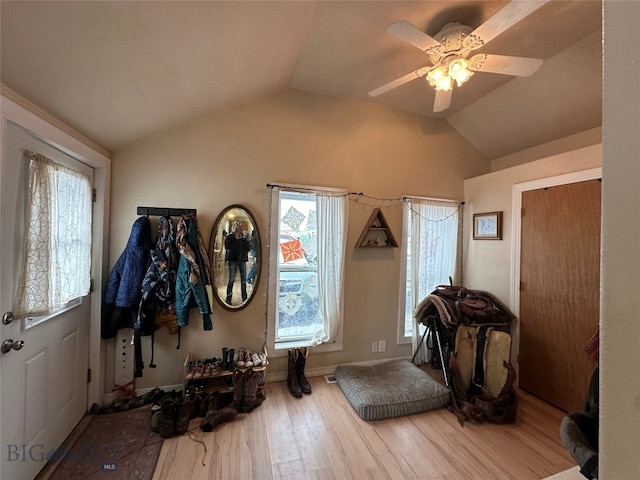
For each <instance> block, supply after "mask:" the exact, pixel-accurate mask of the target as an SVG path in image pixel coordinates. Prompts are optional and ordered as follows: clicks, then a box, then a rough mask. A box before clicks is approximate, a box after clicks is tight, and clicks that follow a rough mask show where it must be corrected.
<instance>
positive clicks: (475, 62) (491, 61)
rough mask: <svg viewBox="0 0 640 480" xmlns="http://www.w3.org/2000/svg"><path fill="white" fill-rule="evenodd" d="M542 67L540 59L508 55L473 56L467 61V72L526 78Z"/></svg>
mask: <svg viewBox="0 0 640 480" xmlns="http://www.w3.org/2000/svg"><path fill="white" fill-rule="evenodd" d="M541 65H542V59H540V58H525V57H511V56H509V55H489V54H479V55H474V56H473V57H471V58H470V59H469V70H475V71H477V72H489V73H500V74H503V75H514V76H516V77H528V76H530V75H532V74H534V73H535V72H536V71H538V69H539V68H540V66H541Z"/></svg>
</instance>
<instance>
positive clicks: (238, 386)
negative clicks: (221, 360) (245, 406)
mask: <svg viewBox="0 0 640 480" xmlns="http://www.w3.org/2000/svg"><path fill="white" fill-rule="evenodd" d="M243 400H244V372H243V371H242V370H234V371H233V408H235V409H236V410H237V411H238V412H239V411H240V410H241V409H242V402H243Z"/></svg>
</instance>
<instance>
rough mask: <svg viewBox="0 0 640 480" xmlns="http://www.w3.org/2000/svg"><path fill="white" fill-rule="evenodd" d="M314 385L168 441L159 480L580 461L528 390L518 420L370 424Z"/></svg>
mask: <svg viewBox="0 0 640 480" xmlns="http://www.w3.org/2000/svg"><path fill="white" fill-rule="evenodd" d="M309 381H310V383H311V385H312V387H313V393H312V394H311V395H305V396H304V397H303V398H300V399H297V398H295V397H293V396H291V395H290V394H289V392H288V390H287V386H286V383H285V382H277V383H269V384H267V386H266V393H267V398H266V400H265V401H264V403H263V404H262V405H261V406H260V407H258V408H257V409H256V410H254V411H253V412H251V413H249V414H240V415H238V416H237V417H236V418H235V420H233V421H232V422H228V423H224V424H222V425H219V426H218V427H217V428H216V430H214V431H213V432H210V433H203V432H202V431H201V430H200V429H199V428H198V426H199V424H200V422H201V419H194V420H192V421H191V424H190V431H191V434H190V435H183V436H181V437H175V438H170V439H167V440H165V441H164V445H163V447H162V451H161V453H160V458H159V461H158V465H157V467H156V471H155V475H154V480H165V479H177V478H180V479H182V478H189V479H192V480H195V479H216V480H217V479H219V480H281V479H282V480H284V479H296V480H299V479H313V480H322V479H327V480H336V479H358V480H360V479H373V480H379V479H403V480H405V479H421V480H424V479H438V480H454V479H455V480H467V479H468V480H471V479H479V480H489V479H517V480H529V479H531V480H533V479H541V478H545V477H548V476H550V475H552V474H555V473H558V472H560V471H563V470H566V469H568V468H571V467H573V466H574V465H575V463H574V462H573V460H572V459H571V457H570V455H569V454H568V452H567V451H566V449H565V448H564V446H563V445H562V442H561V440H560V436H559V425H560V421H561V419H562V417H563V415H564V413H563V412H562V411H560V410H558V409H556V408H555V407H553V406H551V405H549V404H547V403H545V402H543V401H541V400H539V399H537V398H536V397H534V396H532V395H529V394H527V393H526V392H522V391H519V392H518V393H519V398H520V404H519V407H518V419H517V422H516V423H515V424H513V425H490V424H485V425H474V424H471V423H465V425H464V427H462V426H461V425H460V424H459V423H458V422H457V419H456V417H455V416H454V415H453V414H452V413H451V412H449V411H448V410H447V409H446V408H443V409H439V410H434V411H430V412H425V413H421V414H416V415H410V416H405V417H399V418H394V419H388V420H382V421H375V422H366V421H364V420H362V419H360V417H358V416H357V415H356V413H355V411H354V410H353V408H352V407H351V405H350V404H349V402H348V401H347V399H346V397H345V396H344V394H343V393H342V390H340V387H339V386H338V385H337V384H328V383H326V381H325V379H324V377H314V378H309ZM205 447H206V452H205Z"/></svg>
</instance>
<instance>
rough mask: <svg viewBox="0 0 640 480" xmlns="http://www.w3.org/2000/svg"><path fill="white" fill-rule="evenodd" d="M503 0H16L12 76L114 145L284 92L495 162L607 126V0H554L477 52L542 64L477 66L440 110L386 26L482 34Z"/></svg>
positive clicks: (7, 66) (11, 18)
mask: <svg viewBox="0 0 640 480" xmlns="http://www.w3.org/2000/svg"><path fill="white" fill-rule="evenodd" d="M506 3H508V2H506V1H484V0H483V1H471V0H453V1H380V2H378V1H319V2H318V1H283V2H272V1H256V2H246V1H201V2H190V1H165V2H160V1H150V2H133V1H132V2H109V1H108V2H101V1H74V2H61V1H44V2H35V1H5V0H2V2H1V4H0V8H1V11H0V15H1V22H2V23H1V27H2V29H1V37H0V43H1V48H2V50H1V80H2V83H3V84H4V85H5V86H7V87H9V88H10V89H12V90H14V91H15V92H17V93H18V94H20V95H22V96H24V97H26V98H27V99H28V100H30V101H32V102H33V103H35V104H36V105H38V106H40V107H41V108H43V109H44V110H46V111H48V112H49V113H51V114H53V115H54V116H56V117H57V118H59V119H60V120H62V121H64V122H66V123H68V124H69V125H71V126H72V127H74V128H76V129H77V130H78V131H80V132H81V133H83V134H85V135H86V136H88V137H89V138H91V139H93V140H94V141H96V142H97V143H99V144H101V145H102V146H104V147H105V148H107V149H108V150H111V151H114V150H117V149H118V148H120V147H123V146H125V145H127V144H129V143H131V142H134V141H136V140H138V139H140V138H144V137H146V136H149V135H152V134H154V133H157V132H160V131H163V130H165V129H167V128H170V127H173V126H176V125H179V124H182V123H184V122H187V121H190V120H193V119H196V118H199V117H202V116H204V115H206V114H208V113H211V112H213V111H217V110H222V109H227V108H229V107H232V106H235V105H239V104H243V103H247V102H250V101H252V100H253V99H255V98H258V97H261V96H264V95H268V94H271V93H273V92H275V91H277V90H280V89H283V88H295V89H300V90H305V91H309V92H314V93H318V94H326V95H334V96H338V97H344V98H350V99H355V100H359V101H364V102H370V103H376V104H379V105H382V106H385V107H388V108H392V109H396V110H400V111H405V112H411V113H415V114H419V115H425V116H429V117H436V118H442V119H446V120H447V121H449V123H451V124H452V125H453V126H454V127H455V128H456V129H457V130H458V131H459V132H460V133H461V134H462V135H463V136H464V137H465V138H466V139H467V140H468V141H469V142H471V143H472V144H474V145H475V146H476V147H477V148H478V149H479V150H480V151H481V152H482V153H483V154H484V155H485V156H486V157H487V158H497V157H500V156H503V155H507V154H509V153H513V152H516V151H519V150H522V149H524V148H528V147H531V146H535V145H538V144H541V143H546V142H549V141H552V140H556V139H558V138H562V137H565V136H568V135H571V134H574V133H578V132H582V131H585V130H588V129H591V128H595V127H599V126H600V125H601V116H602V100H601V99H602V86H601V83H602V82H601V79H602V72H601V69H602V54H601V21H602V19H601V3H600V1H597V0H578V1H558V0H552V1H551V2H549V3H548V4H546V5H544V6H543V7H541V8H540V9H539V10H537V11H536V12H535V13H533V14H532V15H530V16H529V17H527V18H525V19H524V20H522V21H521V22H519V23H518V24H516V25H515V26H513V27H512V28H510V29H509V30H507V31H506V32H504V33H503V34H501V35H499V36H498V37H496V38H495V39H493V40H492V41H491V42H490V43H489V44H488V45H487V46H485V47H483V48H482V49H481V50H478V52H482V53H496V54H502V55H516V56H527V57H536V58H542V59H544V60H545V62H544V64H543V65H542V67H541V69H540V70H539V71H538V72H536V73H535V74H534V75H533V76H531V77H528V78H514V77H510V76H506V75H497V74H490V73H481V72H478V73H476V75H474V76H473V77H472V78H471V79H470V80H469V81H468V82H467V83H466V84H465V85H464V86H463V87H461V88H460V89H455V90H454V93H453V100H452V104H451V107H450V108H449V109H448V110H446V111H445V112H441V113H439V114H434V113H432V107H433V100H434V91H433V90H432V89H431V88H430V87H429V86H428V84H427V83H426V82H424V81H422V80H415V81H411V82H409V83H407V84H405V85H402V86H400V87H398V88H396V89H395V90H392V91H390V92H388V93H385V94H383V95H381V96H379V97H376V98H371V97H369V96H368V92H369V91H371V90H373V89H375V88H377V87H379V86H381V85H383V84H385V83H387V82H389V81H391V80H394V79H396V78H398V77H400V76H402V75H404V74H406V73H409V72H411V71H413V70H416V69H417V68H420V67H423V66H426V65H429V64H430V62H429V59H428V57H427V56H426V55H425V54H424V53H422V52H421V51H420V50H418V49H417V48H415V47H413V46H411V45H409V44H407V43H404V42H402V41H400V40H398V39H397V38H396V37H394V36H392V35H391V34H389V33H387V32H386V31H385V30H386V28H387V27H388V26H389V25H390V24H391V23H393V22H396V21H398V20H406V21H408V22H410V23H412V24H413V25H415V26H416V27H418V28H419V29H421V30H422V31H424V32H426V33H428V34H429V35H434V34H435V33H436V32H438V31H439V30H440V28H441V27H442V26H444V24H446V23H448V22H450V21H452V20H457V21H461V22H462V23H464V24H466V25H469V26H471V27H473V28H475V27H477V26H478V25H480V24H481V23H483V22H484V21H486V20H487V19H488V18H489V17H490V16H491V15H493V14H494V13H496V12H497V11H498V10H500V9H501V8H502V7H503V6H504V5H505V4H506Z"/></svg>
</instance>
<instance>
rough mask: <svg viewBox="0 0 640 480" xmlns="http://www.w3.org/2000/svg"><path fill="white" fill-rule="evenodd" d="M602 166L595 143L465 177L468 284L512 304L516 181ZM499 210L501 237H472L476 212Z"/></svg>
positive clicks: (465, 282) (527, 180)
mask: <svg viewBox="0 0 640 480" xmlns="http://www.w3.org/2000/svg"><path fill="white" fill-rule="evenodd" d="M601 166H602V147H601V145H592V146H590V147H584V148H581V149H578V150H574V151H571V152H566V153H562V154H558V155H552V156H549V157H547V158H543V159H540V160H536V161H534V162H529V163H527V164H524V165H519V166H515V167H511V168H506V169H504V170H499V171H497V172H492V173H488V174H486V175H482V176H479V177H476V178H471V179H468V180H465V182H464V201H465V205H464V231H465V235H464V250H463V257H464V258H463V262H464V274H463V282H464V284H465V286H466V287H468V288H475V289H481V290H487V291H490V292H491V293H493V294H494V295H496V296H497V297H498V298H499V299H500V300H502V301H503V302H504V303H505V304H506V305H509V302H510V292H511V268H512V265H511V254H512V231H511V230H512V227H513V212H512V201H513V185H515V184H519V183H524V182H529V181H533V180H539V179H544V178H548V177H554V176H558V175H565V174H568V173H572V172H578V171H581V170H588V169H591V168H596V167H601ZM497 211H502V212H503V226H502V240H499V241H498V240H496V241H493V240H491V241H490V240H471V235H472V231H473V214H474V213H482V212H497ZM512 307H513V306H512Z"/></svg>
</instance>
